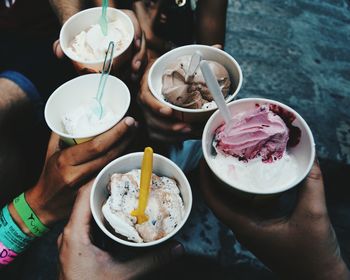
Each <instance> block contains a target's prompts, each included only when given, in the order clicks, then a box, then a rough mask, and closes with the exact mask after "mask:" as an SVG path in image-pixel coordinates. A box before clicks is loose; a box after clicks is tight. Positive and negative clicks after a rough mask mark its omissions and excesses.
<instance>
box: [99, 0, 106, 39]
mask: <svg viewBox="0 0 350 280" xmlns="http://www.w3.org/2000/svg"><path fill="white" fill-rule="evenodd" d="M107 7H108V0H103V1H102V15H101V16H100V20H99V24H100V27H101V30H102V33H103V35H104V36H107V34H108V20H107Z"/></svg>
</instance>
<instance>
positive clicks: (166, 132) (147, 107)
mask: <svg viewBox="0 0 350 280" xmlns="http://www.w3.org/2000/svg"><path fill="white" fill-rule="evenodd" d="M153 62H154V61H152V62H150V63H149V65H148V66H147V69H146V72H145V73H144V75H143V77H142V79H141V87H140V92H139V95H138V103H139V105H140V106H141V109H142V111H143V113H144V117H145V118H144V119H145V121H146V124H147V129H148V134H149V136H150V138H151V139H153V140H158V141H165V142H179V141H182V140H185V139H187V138H198V137H200V131H199V130H197V129H195V128H194V127H193V126H191V125H190V124H188V123H185V122H182V121H179V120H177V119H176V118H175V117H174V111H173V109H172V108H170V107H169V106H166V105H165V104H163V103H161V102H159V101H158V100H157V99H156V98H155V97H154V96H153V94H152V93H151V91H150V89H149V87H148V73H149V69H150V67H151V65H152V64H153Z"/></svg>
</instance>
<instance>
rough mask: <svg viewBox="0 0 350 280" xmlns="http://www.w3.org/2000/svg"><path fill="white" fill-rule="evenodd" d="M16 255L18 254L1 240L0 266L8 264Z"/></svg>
mask: <svg viewBox="0 0 350 280" xmlns="http://www.w3.org/2000/svg"><path fill="white" fill-rule="evenodd" d="M15 257H17V254H16V253H15V252H14V251H12V250H11V249H9V248H7V247H6V246H5V245H4V244H2V243H1V241H0V267H1V266H2V265H8V264H9V263H10V262H12V261H13V260H14V259H15Z"/></svg>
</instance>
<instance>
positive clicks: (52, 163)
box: [26, 117, 136, 225]
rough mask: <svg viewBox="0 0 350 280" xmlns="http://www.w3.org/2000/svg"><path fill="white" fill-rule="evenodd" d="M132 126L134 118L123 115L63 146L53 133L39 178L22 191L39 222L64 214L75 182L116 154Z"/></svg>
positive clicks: (130, 135) (131, 133)
mask: <svg viewBox="0 0 350 280" xmlns="http://www.w3.org/2000/svg"><path fill="white" fill-rule="evenodd" d="M135 130H136V122H135V120H134V119H133V118H131V117H127V118H125V119H124V120H122V121H121V122H120V123H118V124H117V125H115V126H114V127H113V128H112V129H110V130H108V131H107V132H105V133H103V134H101V135H99V136H97V137H95V138H94V139H92V140H90V141H88V142H85V143H82V144H79V145H75V146H71V147H68V148H65V149H63V150H62V149H60V146H59V142H60V140H59V136H58V135H57V134H55V133H53V134H52V136H51V139H50V142H49V146H48V149H47V155H46V161H45V165H44V168H43V171H42V173H41V176H40V178H39V181H38V182H37V184H36V185H35V186H34V187H33V188H31V189H30V190H28V191H27V192H26V199H27V202H28V204H29V205H30V206H31V208H32V209H33V211H34V212H35V213H36V214H37V216H38V217H39V219H40V220H41V222H43V223H44V224H45V225H50V224H52V223H54V222H56V221H57V220H59V219H62V218H65V217H68V215H69V213H70V211H71V206H72V205H73V201H74V199H75V195H76V192H77V190H78V188H79V186H81V185H82V184H83V183H85V182H86V181H87V180H89V179H91V177H92V176H94V175H95V174H96V173H97V172H98V171H99V170H100V169H102V168H103V167H104V166H105V165H106V164H107V163H109V162H110V161H111V160H113V159H115V158H116V157H117V156H119V155H120V154H121V153H122V152H123V151H124V150H125V148H126V147H127V146H128V144H129V143H130V142H131V141H130V140H131V139H132V138H133V137H134V134H135Z"/></svg>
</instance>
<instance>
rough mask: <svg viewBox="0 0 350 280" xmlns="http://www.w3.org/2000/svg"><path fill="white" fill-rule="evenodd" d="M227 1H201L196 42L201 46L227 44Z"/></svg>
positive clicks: (198, 9)
mask: <svg viewBox="0 0 350 280" xmlns="http://www.w3.org/2000/svg"><path fill="white" fill-rule="evenodd" d="M226 10H227V0H216V1H212V0H199V1H198V8H197V18H198V21H197V24H196V41H197V43H199V44H205V45H214V44H221V45H222V46H224V44H225V33H226Z"/></svg>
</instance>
